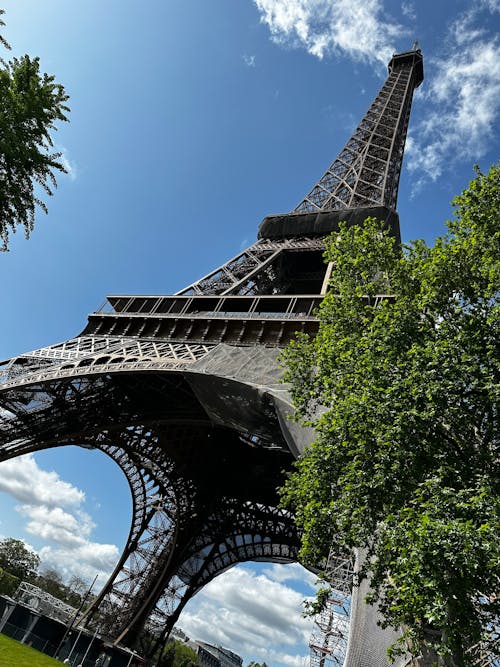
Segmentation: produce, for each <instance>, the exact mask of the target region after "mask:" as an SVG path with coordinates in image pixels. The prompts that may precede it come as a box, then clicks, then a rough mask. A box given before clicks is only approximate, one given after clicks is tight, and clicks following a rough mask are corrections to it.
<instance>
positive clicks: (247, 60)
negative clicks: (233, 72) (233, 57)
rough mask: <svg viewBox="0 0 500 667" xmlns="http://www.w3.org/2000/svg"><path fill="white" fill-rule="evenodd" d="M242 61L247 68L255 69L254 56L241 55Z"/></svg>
mask: <svg viewBox="0 0 500 667" xmlns="http://www.w3.org/2000/svg"><path fill="white" fill-rule="evenodd" d="M242 59H243V62H244V63H245V65H246V66H247V67H255V56H248V55H246V54H243V56H242Z"/></svg>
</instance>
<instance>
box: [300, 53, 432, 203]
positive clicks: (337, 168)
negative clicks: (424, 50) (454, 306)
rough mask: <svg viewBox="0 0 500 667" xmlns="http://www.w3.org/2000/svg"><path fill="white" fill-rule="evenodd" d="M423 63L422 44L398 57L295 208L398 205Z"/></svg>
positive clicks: (392, 62) (394, 59)
mask: <svg viewBox="0 0 500 667" xmlns="http://www.w3.org/2000/svg"><path fill="white" fill-rule="evenodd" d="M403 56H407V57H403ZM421 67H422V56H421V53H420V51H418V50H416V51H413V52H409V53H408V54H402V55H401V56H399V57H398V56H395V57H394V58H393V60H392V61H391V64H390V65H389V77H388V78H387V80H386V81H385V83H384V84H383V86H382V88H381V89H380V92H379V93H378V95H377V96H376V98H375V100H374V101H373V103H372V105H371V106H370V108H369V110H368V112H367V113H366V115H365V116H364V118H363V119H362V120H361V122H360V124H359V125H358V127H357V128H356V129H355V130H354V132H353V134H352V136H351V137H350V138H349V140H348V141H347V143H346V145H345V147H344V148H343V149H342V151H341V152H340V153H339V155H338V157H337V158H336V159H335V160H334V162H332V164H331V165H330V166H329V167H328V169H327V170H326V172H325V173H324V174H323V176H322V177H321V178H320V179H319V181H318V182H317V183H316V185H315V186H314V187H313V188H312V190H311V191H310V192H309V194H308V195H307V196H306V197H305V198H304V199H303V200H302V201H301V202H300V203H299V204H298V205H297V206H296V207H295V209H294V211H296V212H308V211H322V210H328V209H344V208H355V207H370V206H377V205H382V206H388V207H389V208H392V209H395V208H396V200H397V195H398V186H399V176H400V172H401V164H402V160H403V153H404V146H405V141H406V133H407V129H408V122H409V119H410V111H411V102H412V97H413V91H414V89H415V87H416V86H417V85H418V84H419V83H420V81H421V78H420V73H419V68H421Z"/></svg>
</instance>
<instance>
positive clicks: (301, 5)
mask: <svg viewBox="0 0 500 667" xmlns="http://www.w3.org/2000/svg"><path fill="white" fill-rule="evenodd" d="M254 2H255V4H256V6H257V9H258V10H259V12H260V14H261V21H262V22H263V23H265V24H267V25H268V26H269V29H270V31H271V35H272V37H273V39H274V40H275V41H276V42H280V43H286V44H291V45H295V46H302V47H304V48H306V49H307V51H308V52H309V53H310V54H312V55H314V56H317V57H318V58H323V57H324V56H326V55H328V54H332V53H333V54H339V55H347V56H349V57H351V58H353V59H354V60H366V59H368V60H369V61H371V62H373V63H382V64H383V65H386V64H387V62H388V60H389V59H390V57H391V54H392V53H393V52H394V43H395V40H396V38H400V37H401V35H404V34H405V29H404V28H403V27H402V26H401V25H398V24H397V23H396V22H394V21H392V20H390V19H388V18H385V16H384V12H383V2H382V1H381V0H336V1H335V2H332V1H331V0H254Z"/></svg>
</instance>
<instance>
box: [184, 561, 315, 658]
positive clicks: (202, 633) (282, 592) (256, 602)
mask: <svg viewBox="0 0 500 667" xmlns="http://www.w3.org/2000/svg"><path fill="white" fill-rule="evenodd" d="M287 568H289V569H290V574H289V575H288V576H287V575H285V573H284V570H286V569H287ZM267 572H268V573H269V574H270V576H266V573H267ZM300 573H304V576H305V578H307V575H306V573H305V571H304V570H303V569H302V568H300V566H280V565H271V566H269V568H268V569H267V570H265V571H264V573H263V574H256V573H255V572H252V571H251V570H250V569H249V567H248V566H246V567H245V566H239V567H235V568H233V569H231V570H229V571H228V572H226V573H224V574H222V575H220V576H219V577H217V578H216V579H214V580H213V581H212V582H210V583H209V584H208V585H207V586H205V588H204V589H203V590H202V591H201V592H200V593H199V594H198V595H197V596H196V597H195V598H194V599H193V600H192V601H191V602H190V603H189V604H188V606H187V607H186V609H185V610H184V612H183V613H182V615H181V617H180V619H179V625H180V626H181V627H182V629H183V630H185V631H186V632H187V634H188V635H190V636H191V637H193V638H197V639H201V640H204V641H208V642H211V643H215V644H221V645H222V646H226V647H228V648H230V649H232V650H234V651H236V652H238V653H240V654H243V655H246V656H248V657H249V658H252V659H254V660H258V661H261V662H262V661H265V662H267V663H268V664H269V663H270V662H274V663H281V664H285V665H289V666H290V667H303V665H304V661H305V659H306V656H305V653H306V651H307V649H306V648H305V647H306V646H307V642H308V641H309V637H310V634H311V630H312V620H311V619H310V618H304V617H303V616H302V611H303V606H302V603H303V599H304V595H302V594H301V593H299V592H298V591H296V590H294V589H292V588H290V587H289V586H285V585H284V584H283V583H281V582H280V581H277V579H282V580H286V579H289V580H292V579H294V580H296V579H297V578H298V577H299V574H300Z"/></svg>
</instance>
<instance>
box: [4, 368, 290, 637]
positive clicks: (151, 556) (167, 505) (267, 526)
mask: <svg viewBox="0 0 500 667" xmlns="http://www.w3.org/2000/svg"><path fill="white" fill-rule="evenodd" d="M120 378H121V376H113V377H111V376H108V375H96V376H83V377H77V378H63V379H60V378H57V379H52V380H51V381H50V382H49V381H47V380H46V381H44V382H41V383H38V384H30V385H28V386H25V387H19V386H16V387H14V388H12V387H11V388H6V389H4V391H3V392H1V393H0V460H6V459H8V458H12V457H15V456H18V455H20V454H23V453H28V452H32V451H37V450H39V449H44V448H47V447H54V446H60V445H65V444H68V443H71V444H78V445H81V446H84V447H90V448H97V449H100V450H101V451H103V452H104V453H106V454H107V455H108V456H110V457H111V458H112V459H113V460H114V461H115V462H116V463H117V464H118V465H119V467H120V468H121V469H122V471H123V472H124V474H125V476H126V478H127V480H128V483H129V486H130V490H131V493H132V499H133V511H132V525H131V530H130V534H129V537H128V540H127V544H126V547H125V550H124V552H123V554H122V556H121V558H120V561H119V562H118V564H117V566H116V568H115V571H114V572H113V574H112V576H111V578H110V580H109V582H108V583H107V584H106V585H105V587H104V589H103V591H102V592H101V594H100V595H99V596H98V597H97V599H96V600H95V601H94V603H93V604H92V606H91V607H90V609H89V610H88V612H87V613H86V614H85V617H83V618H82V619H79V623H85V624H88V625H90V626H92V627H93V628H96V629H97V628H99V631H100V632H101V633H102V634H104V635H107V636H108V637H110V638H112V639H113V640H115V641H117V642H118V641H123V642H125V643H127V644H133V643H134V641H135V639H136V638H137V636H138V635H139V633H140V631H141V629H142V627H143V626H144V623H145V622H146V621H147V619H148V618H149V617H150V616H151V615H152V620H151V623H155V622H156V623H158V622H161V626H162V636H164V635H165V634H166V633H168V631H169V630H170V629H171V627H172V626H173V624H174V623H175V620H176V619H177V617H178V615H179V613H180V610H181V609H182V608H183V606H184V604H185V602H186V601H187V600H188V599H189V598H190V597H191V596H192V595H193V594H194V593H195V592H196V591H197V590H199V588H200V587H201V586H203V585H204V584H205V583H207V582H208V581H210V580H211V579H212V578H213V577H215V576H216V575H217V574H218V573H219V572H221V571H223V570H225V569H227V567H230V566H231V565H233V564H235V563H237V562H240V561H242V560H255V559H257V560H258V559H264V560H275V561H277V562H293V561H295V560H296V559H297V552H298V547H299V538H298V535H297V531H296V528H295V526H294V523H293V521H292V518H291V516H290V515H288V514H287V513H286V512H284V511H283V510H279V509H276V507H275V504H276V503H277V498H276V493H275V486H276V485H277V484H278V483H279V482H278V479H279V477H280V474H281V470H282V469H283V466H284V459H283V458H278V459H276V463H275V465H274V468H273V466H272V465H271V466H270V467H269V466H268V469H267V471H266V478H263V476H262V475H263V472H262V470H263V468H262V466H263V463H264V460H263V459H262V460H261V459H260V458H259V459H258V460H257V463H255V462H254V463H252V461H253V458H252V457H255V456H260V454H259V452H262V455H265V452H264V450H260V449H258V448H256V447H255V443H253V444H254V446H253V447H250V446H248V443H244V441H243V440H241V443H240V448H241V452H243V454H242V455H243V456H244V459H243V465H242V466H241V471H239V472H236V471H237V470H238V464H237V463H236V462H234V463H231V462H230V461H229V462H226V463H225V467H224V466H223V467H222V469H221V470H219V468H221V464H220V462H219V459H218V455H217V453H215V455H214V454H213V452H212V451H211V449H210V447H213V446H214V445H215V446H216V445H217V442H216V441H215V442H214V443H212V441H211V439H210V438H211V437H213V438H214V439H216V437H219V438H223V439H224V438H226V439H227V438H228V437H230V440H229V445H228V447H227V449H225V450H224V451H226V452H227V453H226V454H224V457H225V458H227V456H228V454H230V453H231V452H232V451H233V450H234V449H235V448H236V445H237V443H238V437H237V436H233V435H229V436H228V435H227V434H225V433H226V432H225V431H224V430H222V431H220V429H219V431H214V430H213V427H212V426H211V425H210V423H209V422H208V420H207V418H206V416H204V415H203V412H202V411H201V412H200V407H199V405H198V403H197V401H195V400H194V398H193V396H192V395H190V393H189V392H188V391H187V390H186V387H185V383H184V380H183V379H182V377H181V376H177V375H174V376H168V377H165V376H164V375H162V374H158V375H144V374H130V375H128V376H126V377H125V376H124V377H122V378H121V379H120ZM165 405H168V406H169V408H168V410H167V412H165ZM143 418H147V419H148V420H149V421H148V423H136V424H134V423H133V421H134V419H136V420H138V419H143ZM212 432H213V433H214V435H213V436H211V434H212ZM234 438H236V440H234ZM233 440H234V443H233ZM199 443H201V450H200V451H199V456H198V458H201V459H202V461H203V463H202V464H201V465H200V466H199V468H197V466H196V460H195V458H193V457H194V456H195V454H194V453H195V452H196V451H198V450H197V448H199V447H200V444H199ZM203 443H205V445H203ZM216 450H217V448H216ZM185 452H186V453H185ZM219 456H220V454H219ZM249 456H250V458H248V457H249ZM280 456H281V457H283V456H284V454H283V453H281V454H280ZM213 457H215V460H212V458H213ZM286 457H287V458H288V457H289V455H288V453H287V454H286ZM245 462H246V463H248V462H250V465H249V466H248V465H245ZM210 466H212V471H211V472H210V471H209V472H208V473H207V475H205V470H206V469H209V468H210ZM253 469H254V470H255V472H253V473H252V470H253ZM273 470H274V472H273ZM231 471H234V472H233V473H232V474H231ZM216 473H217V474H216ZM238 475H240V476H243V477H242V479H240V480H239V481H238V482H234V481H233V480H232V477H235V478H238ZM252 475H254V476H255V475H258V478H252ZM257 479H258V481H259V485H258V486H256V484H257ZM226 482H227V485H228V488H227V489H226V490H224V489H225V484H226ZM245 485H246V486H248V488H247V489H246V491H244V492H243V491H241V488H242V487H243V486H245ZM212 486H213V487H214V488H212ZM253 489H256V492H254V491H253ZM262 494H263V496H262ZM266 494H267V495H266ZM259 495H261V496H262V501H261V502H259V501H258V499H259ZM269 498H271V499H272V502H271V503H270V502H269Z"/></svg>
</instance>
